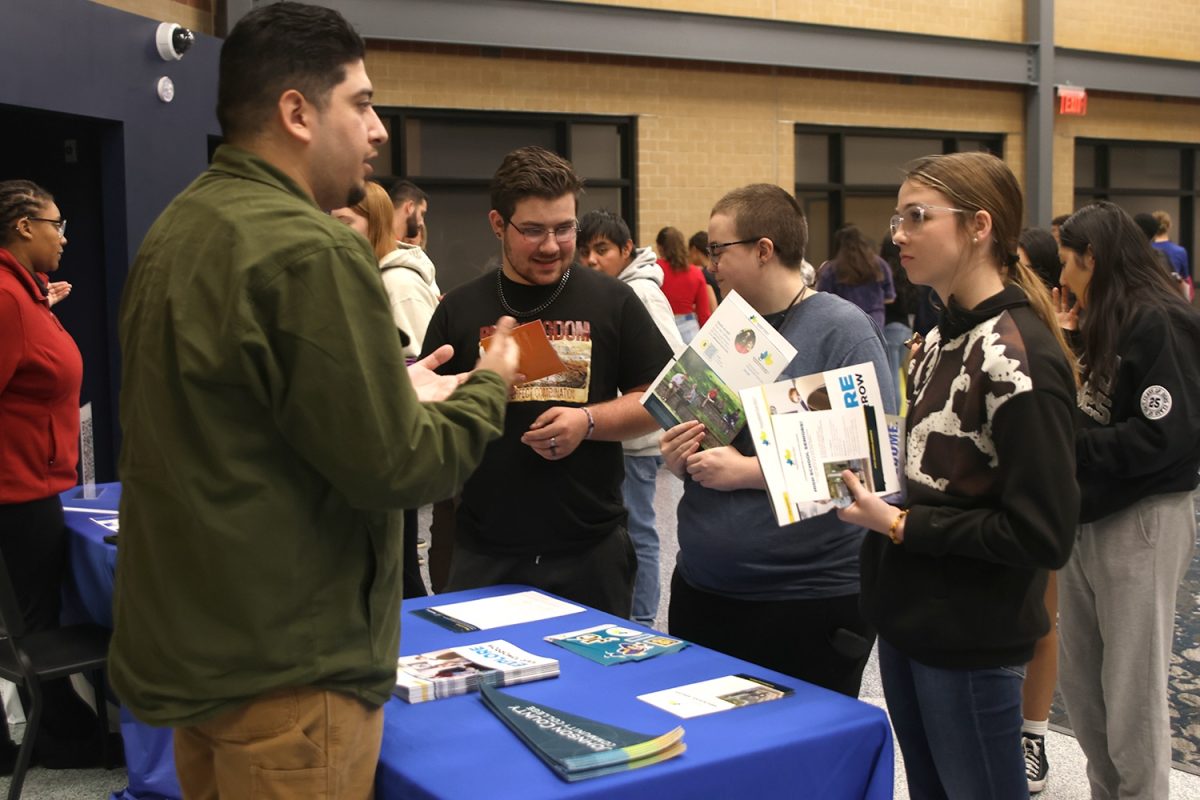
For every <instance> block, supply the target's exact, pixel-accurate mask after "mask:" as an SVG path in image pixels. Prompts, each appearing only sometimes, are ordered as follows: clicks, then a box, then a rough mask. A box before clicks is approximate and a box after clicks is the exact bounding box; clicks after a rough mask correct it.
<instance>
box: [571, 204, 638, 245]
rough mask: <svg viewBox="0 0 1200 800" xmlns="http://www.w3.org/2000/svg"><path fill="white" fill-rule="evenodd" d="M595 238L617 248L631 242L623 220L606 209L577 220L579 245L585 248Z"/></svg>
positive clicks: (631, 238)
mask: <svg viewBox="0 0 1200 800" xmlns="http://www.w3.org/2000/svg"><path fill="white" fill-rule="evenodd" d="M597 238H603V239H608V240H609V241H610V242H612V243H613V244H615V245H616V246H617V247H624V246H625V243H626V242H632V241H633V236H631V235H630V233H629V226H628V225H626V224H625V220H623V219H621V218H620V217H618V216H617V215H616V214H614V213H613V212H611V211H609V210H608V209H606V208H602V209H599V210H597V211H589V212H588V213H586V214H584V215H583V216H582V217H580V218H579V239H578V241H579V243H580V244H581V245H585V246H587V245H590V244H591V243H592V242H593V241H595V240H596V239H597Z"/></svg>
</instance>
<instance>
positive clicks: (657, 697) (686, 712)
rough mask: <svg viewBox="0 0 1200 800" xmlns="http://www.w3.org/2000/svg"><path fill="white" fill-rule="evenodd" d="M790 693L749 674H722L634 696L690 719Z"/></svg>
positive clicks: (763, 701) (779, 686)
mask: <svg viewBox="0 0 1200 800" xmlns="http://www.w3.org/2000/svg"><path fill="white" fill-rule="evenodd" d="M791 693H792V689H790V688H788V687H787V686H782V685H780V684H778V683H772V682H771V681H769V680H767V679H765V678H755V677H754V676H753V675H726V676H724V677H722V678H713V679H712V680H707V681H700V682H699V683H689V684H687V685H685V686H677V687H675V688H674V689H663V690H662V691H661V692H650V693H649V694H639V695H638V700H642V701H644V702H647V703H649V704H650V705H652V706H655V707H656V708H661V709H662V710H663V711H670V712H671V713H672V714H674V715H675V716H677V717H683V718H684V719H690V718H691V717H702V716H704V715H705V714H713V713H716V712H717V711H728V710H729V709H731V708H737V707H739V706H749V705H754V704H755V703H766V702H769V701H771V700H778V699H779V698H781V697H786V696H787V695H789V694H791Z"/></svg>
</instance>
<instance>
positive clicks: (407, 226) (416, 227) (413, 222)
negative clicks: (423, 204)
mask: <svg viewBox="0 0 1200 800" xmlns="http://www.w3.org/2000/svg"><path fill="white" fill-rule="evenodd" d="M420 234H421V225H420V223H418V222H417V215H416V214H413V215H412V216H411V217H409V218H408V219H407V220H405V221H404V238H405V239H415V238H417V236H419V235H420Z"/></svg>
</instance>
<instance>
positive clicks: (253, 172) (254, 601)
mask: <svg viewBox="0 0 1200 800" xmlns="http://www.w3.org/2000/svg"><path fill="white" fill-rule="evenodd" d="M120 341H121V352H122V356H123V360H124V368H123V376H122V382H121V399H120V414H121V426H122V429H123V432H124V443H123V447H122V451H121V458H120V477H121V481H122V497H121V509H120V510H121V532H120V545H119V549H118V559H117V580H116V590H115V595H114V620H115V630H114V634H113V639H112V648H111V651H110V654H109V670H110V675H111V679H112V684H113V687H114V688H115V689H116V691H117V694H118V695H119V696H120V698H121V700H122V702H124V703H125V704H126V705H127V706H128V707H129V708H130V709H131V710H132V711H133V712H134V714H135V715H136V716H137V717H139V718H140V719H142V720H144V721H146V722H148V723H151V724H155V725H190V724H193V723H195V722H198V721H201V720H203V719H205V718H207V717H211V716H214V715H216V714H218V713H220V712H222V711H225V710H229V709H231V708H232V707H234V706H236V705H238V704H241V703H244V702H245V701H247V700H249V699H251V698H254V697H256V696H258V695H261V694H263V693H265V692H269V691H272V690H275V689H280V688H284V687H289V686H318V687H324V688H329V689H334V690H338V691H342V692H346V693H349V694H352V695H356V696H358V697H360V698H362V699H363V700H365V701H366V702H368V703H371V704H373V705H381V704H382V703H384V702H385V701H386V700H387V698H388V696H389V694H390V692H391V689H392V686H393V683H394V680H395V665H396V656H397V651H398V645H399V635H400V596H401V531H400V515H399V514H398V513H395V514H393V513H389V509H400V508H416V507H418V506H420V505H423V504H425V503H429V502H432V501H435V500H440V499H442V498H445V497H449V496H451V495H453V494H454V493H455V492H456V491H457V490H458V489H459V488H460V487H461V486H462V484H463V483H464V482H465V481H466V479H467V476H468V475H469V474H470V473H471V471H472V470H473V469H474V468H475V467H476V466H477V465H478V463H479V461H480V459H481V458H482V457H483V452H484V448H485V447H486V445H487V443H488V442H489V441H491V440H493V439H495V438H498V437H499V435H500V432H501V430H502V429H503V419H504V408H505V402H506V390H505V386H504V384H503V381H502V380H501V379H500V377H499V376H498V375H496V374H495V373H494V372H482V373H477V374H476V375H474V376H473V377H472V378H471V379H470V380H468V381H467V382H466V383H465V384H464V385H463V386H461V387H460V388H459V389H458V390H457V391H456V392H455V393H454V395H453V396H452V397H451V398H450V399H448V400H446V401H444V402H441V403H432V404H421V403H420V402H418V400H417V398H416V395H415V394H414V392H413V388H412V385H411V383H410V382H409V378H408V373H407V371H406V369H405V365H404V355H403V352H402V350H401V341H400V337H399V334H398V333H397V331H396V326H395V324H394V323H393V321H392V315H391V310H390V308H389V306H388V300H387V296H386V294H385V292H384V289H383V285H382V282H381V280H380V277H379V269H378V267H377V266H376V263H375V259H374V257H373V255H372V253H371V249H370V246H369V245H368V244H367V242H366V241H365V240H364V239H363V238H362V237H360V236H359V235H358V234H357V233H355V232H354V231H352V230H350V229H349V228H347V227H346V226H345V225H343V224H341V223H340V222H337V221H336V220H333V219H332V218H331V217H329V216H328V215H327V214H324V213H322V212H321V211H320V210H319V209H318V208H317V206H316V205H315V204H314V202H313V200H312V199H311V197H309V196H308V195H307V194H305V193H304V192H303V191H301V190H300V189H299V188H298V187H297V186H296V184H295V183H293V182H292V181H291V180H289V179H288V178H287V177H286V176H285V175H284V174H283V173H282V172H280V171H278V170H276V169H275V168H273V167H272V166H271V165H270V164H268V163H266V162H265V161H263V160H261V159H259V158H256V157H255V156H253V155H251V154H249V153H247V152H244V151H241V150H238V149H235V148H232V147H229V146H223V147H221V148H220V149H219V150H218V151H217V153H216V157H215V158H214V160H213V164H212V166H211V167H210V168H209V169H208V170H207V171H206V172H205V173H204V174H202V175H201V176H200V177H199V178H197V179H196V181H195V182H193V183H192V185H191V186H189V187H188V188H187V189H185V190H184V191H183V193H182V194H180V195H179V196H178V197H177V198H175V200H174V201H172V203H171V204H170V205H169V206H168V207H167V209H166V211H164V212H163V214H162V216H161V217H159V219H158V220H157V221H156V222H155V224H154V226H153V227H152V228H151V230H150V232H149V233H148V234H147V236H146V239H145V241H144V242H143V243H142V247H141V250H140V252H139V253H138V257H137V260H136V261H135V263H134V265H133V268H132V270H131V271H130V275H129V279H128V281H127V283H126V286H125V292H124V296H123V298H122V302H121V311H120Z"/></svg>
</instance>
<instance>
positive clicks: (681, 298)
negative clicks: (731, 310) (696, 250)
mask: <svg viewBox="0 0 1200 800" xmlns="http://www.w3.org/2000/svg"><path fill="white" fill-rule="evenodd" d="M654 243H655V245H657V247H658V256H659V258H658V265H659V266H660V267H662V271H663V285H662V290H663V294H665V295H666V296H667V302H668V303H670V304H671V311H673V312H675V326H676V327H677V328H679V335H680V336H681V337H683V343H684V344H687V343H688V342H690V341H691V340H692V337H694V336H695V335H696V334H697V333H698V332H699V331H700V327H701V326H702V325H703V324H704V323H705V322H708V317H709V315H711V314H712V309H710V308H709V307H708V283H707V282H706V281H705V280H704V273H702V272H701V271H700V268H699V267H697V266H695V265H694V264H689V263H688V260H687V245H685V244H684V242H683V234H682V233H680V232H679V229H678V228H670V227H668V228H663V229H662V230H661V231H659V232H658V237H657V238H656V239H655V240H654Z"/></svg>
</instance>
